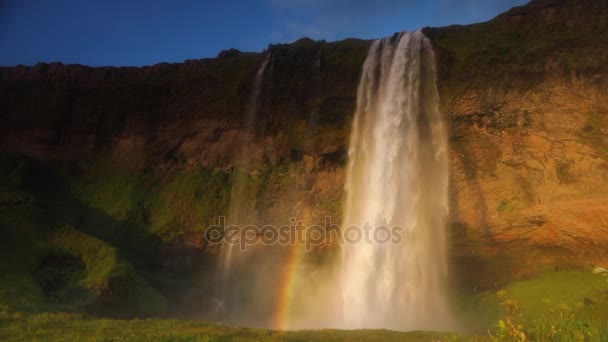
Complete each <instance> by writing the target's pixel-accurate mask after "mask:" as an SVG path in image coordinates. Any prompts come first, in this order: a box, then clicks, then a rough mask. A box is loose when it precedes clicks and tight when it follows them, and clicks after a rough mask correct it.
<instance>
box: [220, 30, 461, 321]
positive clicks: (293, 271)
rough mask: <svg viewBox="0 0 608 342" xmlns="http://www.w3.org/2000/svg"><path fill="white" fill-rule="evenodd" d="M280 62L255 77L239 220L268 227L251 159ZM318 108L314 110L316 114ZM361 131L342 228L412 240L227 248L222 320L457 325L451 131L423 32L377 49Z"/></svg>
mask: <svg viewBox="0 0 608 342" xmlns="http://www.w3.org/2000/svg"><path fill="white" fill-rule="evenodd" d="M269 65H272V56H271V54H270V53H268V54H267V55H266V58H265V60H264V61H263V63H262V65H261V66H260V69H259V70H258V72H257V73H256V75H255V79H254V81H253V86H252V91H251V99H250V100H249V105H248V108H247V111H246V113H245V119H244V121H245V123H246V124H245V125H244V127H245V128H246V129H245V131H247V132H246V133H245V135H244V137H243V139H241V141H240V146H239V147H238V148H237V149H236V153H235V157H234V158H235V160H234V165H235V168H236V169H235V171H234V172H233V179H232V181H233V189H232V197H231V198H232V200H231V204H230V209H229V211H230V212H229V213H228V215H227V217H228V220H229V221H230V223H231V224H237V225H247V224H267V223H268V222H259V220H260V219H259V218H258V217H256V216H255V214H254V212H255V208H252V207H251V206H248V204H247V196H246V195H245V193H246V191H245V189H246V188H247V187H250V186H251V185H250V184H248V183H247V177H246V173H247V161H248V160H251V158H252V155H254V154H255V146H256V137H259V129H253V128H252V127H259V125H255V124H254V123H256V122H260V121H263V120H261V116H263V111H264V108H263V107H264V105H265V104H264V101H260V99H261V98H263V97H264V92H265V91H269V89H270V88H269V86H267V83H268V82H269V81H271V74H272V67H271V66H270V67H269ZM314 70H318V66H317V68H316V69H314ZM316 115H320V114H319V113H316V112H315V113H311V121H313V122H314V121H315V119H316ZM351 129H352V131H351V138H350V145H349V152H348V159H349V162H348V166H347V170H346V172H347V175H346V184H345V196H344V203H343V210H344V212H343V219H342V222H341V227H348V226H358V227H363V226H364V225H366V224H368V225H370V226H371V227H372V229H375V227H380V226H398V227H400V228H401V229H402V230H403V232H404V236H405V237H406V238H405V239H403V241H401V243H399V244H391V243H388V244H386V243H376V242H372V243H370V242H368V241H364V240H362V241H360V242H357V243H352V244H348V243H342V244H329V245H328V247H329V248H326V251H325V252H324V253H326V254H327V258H325V260H323V261H322V262H319V261H318V258H319V254H318V252H317V253H315V252H313V253H311V252H307V251H304V247H303V246H299V245H291V246H285V245H260V246H253V248H250V249H249V250H247V251H245V252H243V251H240V250H239V249H238V247H235V246H230V245H228V244H224V245H222V246H221V250H220V255H219V262H218V271H217V275H216V277H217V279H215V281H216V291H215V297H214V301H215V303H216V304H217V306H216V307H215V309H214V310H215V316H214V319H217V320H221V321H224V322H226V323H228V324H237V325H248V326H264V327H271V328H275V329H303V328H342V329H376V328H385V329H393V330H421V329H428V330H443V329H447V328H450V327H452V324H451V319H450V315H449V309H448V304H447V299H446V282H447V241H446V232H445V228H446V223H447V217H448V213H449V208H448V159H447V158H448V149H447V132H446V127H445V123H444V121H443V118H442V115H441V113H440V110H439V96H438V92H437V88H436V70H435V60H434V56H433V50H432V47H431V43H430V41H429V40H428V39H427V38H426V37H425V36H424V35H423V34H422V33H421V32H414V33H406V32H404V33H401V34H398V35H395V36H393V37H390V38H384V39H381V40H377V41H374V42H373V43H372V44H371V46H370V48H369V51H368V55H367V58H366V60H365V63H364V65H363V67H362V73H361V79H360V83H359V86H358V92H357V108H356V112H355V115H354V119H353V123H352V128H351ZM249 190H251V189H249ZM294 195H295V193H294V194H290V196H294ZM300 209H301V208H300ZM299 212H301V211H299ZM294 215H295V216H296V217H297V215H298V210H296V209H294ZM304 221H306V220H305V219H304ZM305 223H306V222H305ZM332 251H333V253H332ZM321 257H322V256H321Z"/></svg>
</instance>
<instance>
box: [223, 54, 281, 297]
mask: <svg viewBox="0 0 608 342" xmlns="http://www.w3.org/2000/svg"><path fill="white" fill-rule="evenodd" d="M271 60H272V54H271V53H270V52H268V53H267V54H266V57H265V58H264V61H263V62H262V65H261V66H260V68H259V69H258V70H257V72H256V74H255V77H254V80H253V84H252V88H251V92H250V95H249V100H248V102H247V106H246V108H245V112H244V115H243V118H242V123H241V124H242V128H243V130H242V132H241V133H240V134H239V136H238V137H237V141H236V150H235V152H234V156H233V173H232V177H231V180H232V191H231V195H230V204H229V207H228V215H227V218H226V222H225V225H226V226H229V225H242V226H245V225H249V224H254V223H255V222H252V220H254V219H253V216H255V215H254V213H253V211H254V210H252V208H250V203H248V202H250V201H248V200H247V194H248V193H249V192H251V189H250V188H249V184H248V182H247V175H248V168H247V167H248V165H249V160H250V158H251V157H252V154H253V153H254V146H253V144H254V142H255V138H256V137H257V136H259V135H260V134H261V133H263V126H264V124H265V120H266V118H265V116H264V115H265V113H262V112H263V110H261V108H260V107H261V106H260V99H261V98H262V95H263V94H262V93H263V92H264V83H265V82H264V78H265V75H266V69H267V67H268V65H269V64H271ZM262 102H264V101H263V98H262ZM239 252H240V251H239V246H238V245H231V244H227V243H224V244H223V245H222V246H221V250H220V255H219V262H220V263H219V267H218V269H219V272H218V275H217V281H216V287H217V289H216V297H217V298H216V300H217V301H221V303H222V306H225V307H228V308H229V306H230V303H227V304H226V303H225V302H226V301H228V302H230V301H231V300H232V299H233V298H230V297H231V295H230V292H231V290H232V288H231V286H232V284H231V283H230V277H231V274H232V271H233V268H234V264H235V263H236V262H237V261H236V260H235V258H236V257H237V255H235V254H238V253H239Z"/></svg>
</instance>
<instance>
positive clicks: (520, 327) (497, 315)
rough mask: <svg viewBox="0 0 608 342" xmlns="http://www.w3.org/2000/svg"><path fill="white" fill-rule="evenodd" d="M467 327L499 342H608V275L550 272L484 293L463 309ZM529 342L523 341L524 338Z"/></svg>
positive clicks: (468, 301) (464, 303) (465, 303)
mask: <svg viewBox="0 0 608 342" xmlns="http://www.w3.org/2000/svg"><path fill="white" fill-rule="evenodd" d="M459 305H460V307H461V310H462V312H463V314H462V317H464V324H465V325H468V326H470V327H472V329H473V330H477V331H480V334H481V332H482V331H483V330H484V329H487V328H488V326H490V325H492V322H494V324H493V325H494V328H493V329H491V331H492V336H493V340H496V341H604V340H606V339H608V321H607V320H606V317H608V276H606V275H605V274H593V273H591V272H583V271H564V272H550V273H546V274H544V275H541V276H539V277H537V278H533V279H529V280H523V281H518V282H515V283H512V284H509V285H507V286H506V287H504V289H502V290H500V291H498V292H497V293H495V292H494V291H485V292H482V293H479V294H476V295H474V296H472V297H467V298H465V299H463V300H462V302H461V303H460V304H459ZM521 334H523V335H524V336H525V338H523V339H522V337H521V336H522V335H521Z"/></svg>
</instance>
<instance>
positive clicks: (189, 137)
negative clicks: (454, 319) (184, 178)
mask: <svg viewBox="0 0 608 342" xmlns="http://www.w3.org/2000/svg"><path fill="white" fill-rule="evenodd" d="M607 11H608V1H606V0H598V1H587V0H579V1H575V0H561V1H559V0H555V1H551V0H538V1H532V2H531V3H530V4H528V5H526V6H522V7H517V8H514V9H512V10H510V11H508V12H506V13H504V14H501V15H499V16H498V17H497V18H495V19H494V20H492V21H490V22H487V23H482V24H475V25H469V26H453V27H446V28H427V29H425V30H424V33H425V34H426V35H427V36H429V37H430V38H431V39H432V40H433V42H434V44H435V49H436V54H437V59H438V61H439V70H440V81H439V90H440V94H441V98H442V106H443V110H444V112H445V114H446V116H447V117H448V120H449V123H450V136H451V142H450V143H451V158H450V160H451V191H452V226H451V232H452V241H453V256H454V270H455V272H453V273H454V274H455V278H456V280H457V281H458V282H459V283H461V284H462V285H463V286H469V285H470V283H471V282H473V283H475V284H478V285H479V287H480V288H483V287H488V286H492V285H493V284H495V283H497V282H501V281H503V280H507V279H510V278H512V277H513V276H515V277H525V276H526V275H527V274H529V273H531V272H535V271H536V270H538V267H539V266H541V265H546V264H551V263H554V262H559V263H560V264H563V263H568V264H572V265H596V264H601V263H602V262H603V263H606V262H608V252H607V251H608V138H607V137H608V135H607V134H608V96H607V95H608V94H607V92H606V90H605V89H608V22H607V19H606V18H608V14H607ZM368 46H369V42H368V41H362V40H346V41H341V42H336V43H325V42H315V41H312V40H309V39H303V40H300V41H298V42H295V43H293V44H289V45H276V46H270V47H269V49H268V52H267V53H271V54H272V65H271V72H270V73H269V77H268V78H267V79H268V81H267V82H268V84H267V85H266V88H265V89H266V90H265V91H264V92H263V93H264V95H263V97H264V99H263V103H264V106H265V107H264V108H263V113H264V115H263V117H262V119H261V120H260V122H258V123H257V125H259V127H260V128H261V130H262V132H263V134H262V135H261V137H260V138H259V139H257V140H256V141H255V142H254V145H255V148H253V149H252V151H257V152H255V153H253V155H252V156H251V160H252V165H253V166H252V170H251V177H252V179H254V180H255V181H256V182H258V183H256V184H260V185H259V188H258V192H257V193H255V194H252V200H253V201H254V205H253V207H254V210H256V211H257V213H256V216H257V217H258V219H259V220H263V221H281V220H284V219H286V218H288V217H289V216H290V215H297V216H299V217H304V218H305V220H306V221H307V222H311V223H312V222H317V223H318V222H323V220H324V217H325V216H326V215H330V216H331V217H332V221H333V222H334V223H337V222H339V221H340V216H341V205H340V202H341V197H342V187H343V184H344V163H345V161H346V150H347V143H348V136H349V130H350V123H351V119H352V113H353V110H354V107H355V92H356V86H357V84H358V77H359V72H360V68H361V64H362V62H363V59H364V58H365V55H366V53H367V48H368ZM264 58H265V55H263V54H252V53H241V52H239V51H236V50H229V51H225V52H222V53H221V54H220V55H219V57H218V58H217V59H206V60H195V61H186V62H185V63H179V64H159V65H155V66H150V67H143V68H112V67H104V68H90V67H85V66H79V65H67V66H66V65H62V64H58V63H53V64H38V65H36V66H34V67H24V66H19V67H13V68H0V121H1V122H2V125H1V126H0V144H1V145H2V148H3V149H5V150H10V151H20V152H23V153H26V154H28V155H31V156H34V157H36V158H39V159H41V160H45V161H51V162H56V161H62V162H64V163H68V164H71V165H76V168H77V169H78V170H80V172H82V173H84V174H86V173H87V170H88V167H89V164H90V163H91V162H92V161H93V160H95V159H96V158H98V156H99V155H108V154H109V155H110V156H111V158H112V159H113V160H114V161H115V163H114V165H115V168H118V169H120V168H124V169H129V170H135V172H138V173H141V174H148V173H154V174H157V175H158V174H163V176H162V177H160V176H158V177H156V178H154V181H153V183H154V184H157V183H158V184H166V183H168V182H170V180H171V178H172V177H173V176H172V175H174V174H176V173H178V172H183V171H184V170H192V169H200V168H204V169H210V170H213V171H214V172H220V173H226V174H229V171H230V169H231V167H232V165H231V158H230V156H231V155H232V154H233V153H234V149H235V146H236V142H237V141H238V140H239V136H240V135H242V134H244V132H243V129H242V121H241V120H242V113H243V112H244V107H245V106H246V102H247V98H248V94H249V91H250V87H251V82H252V79H253V76H254V74H255V72H256V70H257V68H258V67H259V66H260V64H261V63H262V61H263V59H264ZM201 191H202V190H201ZM150 220H152V219H150ZM144 222H148V221H146V220H144ZM184 222H186V221H184ZM205 223H206V224H210V223H213V222H205ZM199 225H200V223H199ZM195 228H196V227H194V224H193V223H191V222H189V221H187V222H186V223H184V224H181V225H180V226H179V230H176V231H175V232H174V234H171V236H172V237H171V238H168V237H166V236H163V238H164V239H169V240H172V241H173V242H174V243H180V244H183V245H184V246H190V247H188V248H191V246H199V245H201V244H200V243H198V242H197V241H199V240H200V234H199V235H197V234H193V231H196V229H195ZM171 246H172V247H171V248H170V249H171V250H172V251H173V250H175V248H174V245H171ZM199 247H200V248H203V247H201V246H199ZM170 254H172V255H175V253H174V252H171V253H170Z"/></svg>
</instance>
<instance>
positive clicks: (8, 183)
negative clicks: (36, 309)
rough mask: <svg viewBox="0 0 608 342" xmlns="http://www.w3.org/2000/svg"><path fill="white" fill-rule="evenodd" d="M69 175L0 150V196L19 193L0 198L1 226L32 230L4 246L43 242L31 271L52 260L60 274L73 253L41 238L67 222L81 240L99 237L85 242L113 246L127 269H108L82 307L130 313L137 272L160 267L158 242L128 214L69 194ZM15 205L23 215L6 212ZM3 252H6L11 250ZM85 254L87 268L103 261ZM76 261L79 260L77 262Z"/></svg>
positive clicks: (103, 312)
mask: <svg viewBox="0 0 608 342" xmlns="http://www.w3.org/2000/svg"><path fill="white" fill-rule="evenodd" d="M58 170H59V171H58ZM73 176H74V175H73V174H72V173H71V172H70V171H67V170H63V171H62V167H55V165H49V164H43V163H41V162H39V161H38V160H36V159H33V158H31V157H28V156H25V155H22V154H15V153H5V152H1V151H0V183H3V184H1V185H2V194H1V195H2V198H6V197H10V196H11V193H19V194H23V195H22V198H23V201H20V202H18V203H17V202H15V203H10V202H6V201H2V203H0V209H3V210H5V213H6V215H5V216H4V214H3V216H4V217H3V218H2V219H1V220H0V225H2V226H3V227H2V228H3V229H2V231H3V232H5V233H7V234H9V235H10V233H11V231H18V230H19V229H22V228H19V227H21V226H24V224H25V225H26V226H30V227H33V231H32V232H31V234H32V236H33V239H34V240H32V241H30V242H28V243H26V244H23V245H22V246H10V245H9V249H10V248H15V249H18V248H30V249H32V251H34V250H35V249H36V248H37V246H36V245H37V244H38V243H40V242H42V244H43V245H45V246H46V245H48V247H46V248H45V249H44V250H45V252H43V254H41V255H39V258H40V259H39V260H38V261H37V263H38V265H37V266H36V265H34V266H35V267H36V269H35V270H34V271H36V270H38V271H39V270H40V269H41V268H49V267H46V266H49V265H47V264H48V262H49V261H52V264H53V265H51V268H52V269H54V270H55V272H59V273H61V272H62V270H64V269H66V270H67V269H70V267H68V266H69V265H63V264H61V263H62V262H63V260H68V261H74V260H72V259H73V257H71V258H67V257H64V256H62V255H64V253H65V251H63V252H62V251H61V248H59V249H58V250H57V248H49V247H51V246H52V245H53V243H52V242H50V241H45V239H49V237H50V236H53V234H54V233H57V232H61V231H62V230H65V227H71V228H69V229H70V231H72V232H74V233H75V234H76V235H77V236H80V235H78V234H80V233H84V234H85V235H83V236H84V237H85V240H82V241H86V242H88V240H86V239H88V238H86V236H89V237H92V238H95V239H98V240H101V242H94V243H91V244H90V246H104V245H105V244H107V245H108V247H107V248H109V249H110V250H111V248H112V247H116V248H117V249H118V257H119V258H121V259H124V260H126V261H128V264H123V265H124V267H126V269H125V268H124V267H123V266H121V267H123V269H122V270H123V271H124V270H126V272H125V273H124V274H118V275H117V274H115V272H112V273H111V274H110V275H109V277H110V278H109V279H108V280H107V286H106V287H104V288H100V289H97V291H96V292H97V298H96V300H95V301H94V302H93V303H91V304H90V305H88V306H87V311H88V312H90V313H93V314H99V315H105V316H117V317H129V316H133V314H135V313H134V309H133V308H132V307H131V305H134V304H133V303H134V299H133V298H134V296H136V295H137V294H136V293H135V292H136V291H137V290H136V286H137V283H138V282H140V281H138V280H137V278H138V276H139V274H147V273H150V272H154V271H157V270H159V269H160V266H161V263H160V260H159V248H160V242H161V241H160V239H159V238H158V237H156V236H154V235H152V234H151V233H150V232H149V231H148V229H147V228H146V226H145V225H144V224H143V223H142V222H140V221H138V219H137V218H133V219H132V218H130V217H129V218H127V219H126V220H118V219H116V218H114V217H111V216H110V215H108V214H107V213H105V212H104V211H103V210H100V209H97V208H93V207H91V206H89V205H87V204H86V203H83V202H82V201H81V200H80V199H79V198H77V196H76V195H75V194H74V193H73V191H72V188H71V186H70V184H69V182H68V180H69V177H73ZM17 208H27V209H28V210H27V211H26V212H25V214H24V216H19V215H13V216H12V217H11V211H15V212H16V209H17ZM26 221H27V222H26ZM78 232H80V233H78ZM59 236H63V235H59ZM67 238H69V236H68V237H67ZM82 241H81V240H77V242H76V247H75V248H77V249H79V250H80V251H81V252H80V253H87V252H82V251H84V250H85V248H88V247H85V246H82V244H83V242H82ZM59 243H60V244H61V243H62V242H61V241H60V242H59ZM55 244H56V243H55ZM53 250H56V251H53ZM8 252H9V254H10V250H9V251H8ZM20 253H21V252H20ZM32 253H33V252H32ZM88 253H90V254H89V255H84V256H82V255H81V256H80V258H81V259H83V260H82V261H84V262H86V263H87V265H86V268H87V269H89V268H90V267H91V265H95V264H101V263H103V260H86V259H87V258H92V257H95V256H97V255H100V253H98V251H95V250H93V251H90V250H89V251H88ZM117 262H118V261H117ZM16 263H17V262H16ZM79 263H80V264H82V262H81V261H79ZM17 264H18V263H17ZM130 265H132V266H133V268H134V270H133V271H128V270H129V269H131V266H130ZM15 268H16V271H17V272H28V270H20V269H17V268H18V266H16V267H15ZM80 268H82V265H80ZM135 270H137V273H135ZM38 271H36V272H38ZM87 271H89V270H87ZM139 272H141V273H139ZM34 276H35V274H34ZM67 276H69V275H66V274H58V275H57V277H59V278H57V277H55V278H54V279H53V282H55V283H56V282H57V280H61V279H63V281H66V279H65V278H66V277H67ZM38 281H40V279H38ZM39 285H40V286H41V290H42V291H43V292H46V289H45V288H44V287H45V286H44V284H42V283H40V284H39ZM45 294H46V293H45ZM47 295H48V294H47ZM68 297H69V296H68ZM47 299H48V298H47ZM67 300H69V301H73V300H75V299H74V298H68V299H67Z"/></svg>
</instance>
